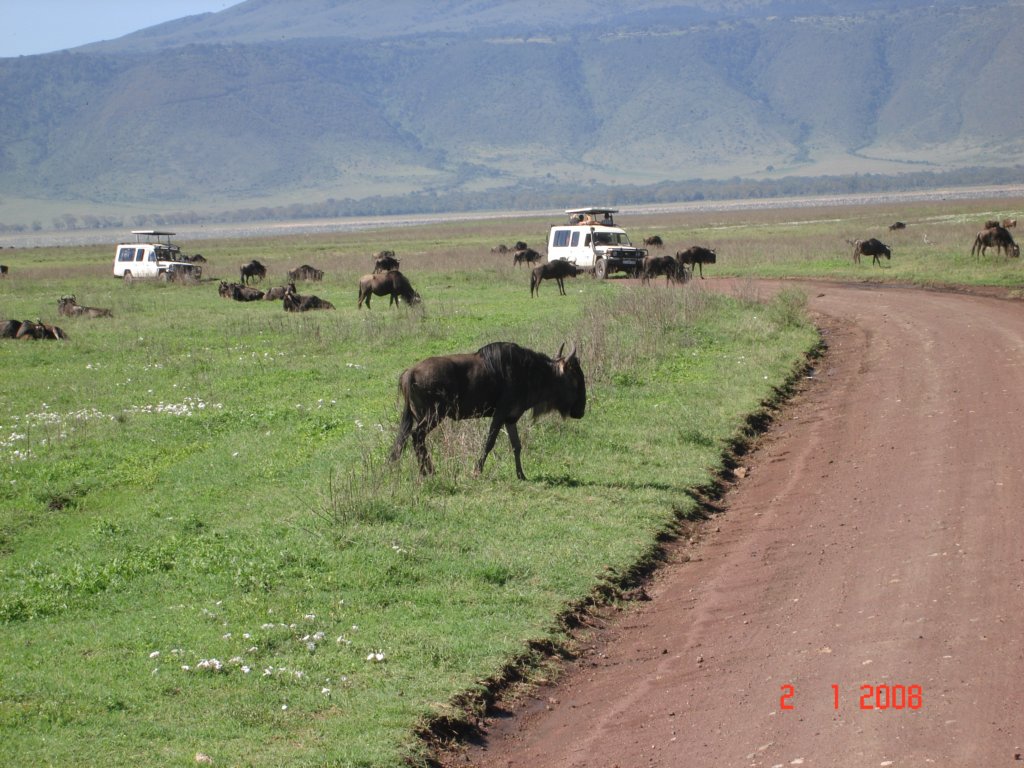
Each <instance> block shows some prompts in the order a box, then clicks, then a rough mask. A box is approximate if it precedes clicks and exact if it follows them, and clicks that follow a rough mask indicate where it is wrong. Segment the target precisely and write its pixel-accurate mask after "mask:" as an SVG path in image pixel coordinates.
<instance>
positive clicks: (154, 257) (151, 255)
mask: <svg viewBox="0 0 1024 768" xmlns="http://www.w3.org/2000/svg"><path fill="white" fill-rule="evenodd" d="M149 260H150V261H156V251H153V252H152V253H150V254H149Z"/></svg>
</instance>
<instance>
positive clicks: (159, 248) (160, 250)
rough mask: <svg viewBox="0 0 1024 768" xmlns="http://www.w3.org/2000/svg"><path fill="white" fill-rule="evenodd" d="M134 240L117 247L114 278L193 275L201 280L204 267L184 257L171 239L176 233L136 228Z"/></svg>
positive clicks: (128, 278)
mask: <svg viewBox="0 0 1024 768" xmlns="http://www.w3.org/2000/svg"><path fill="white" fill-rule="evenodd" d="M132 234H133V235H135V242H134V243H118V244H117V248H115V249H114V277H123V278H124V279H125V281H126V282H131V281H132V280H134V279H136V278H154V277H155V278H160V279H162V280H174V279H181V278H183V277H191V278H194V279H197V280H198V279H199V277H200V276H201V275H202V271H203V268H202V267H201V266H200V265H198V264H193V263H192V262H191V261H189V260H188V257H186V256H183V255H182V253H181V249H180V248H179V247H178V246H176V245H175V244H174V243H172V242H171V237H172V236H173V235H174V233H173V232H158V231H157V230H155V229H133V230H132Z"/></svg>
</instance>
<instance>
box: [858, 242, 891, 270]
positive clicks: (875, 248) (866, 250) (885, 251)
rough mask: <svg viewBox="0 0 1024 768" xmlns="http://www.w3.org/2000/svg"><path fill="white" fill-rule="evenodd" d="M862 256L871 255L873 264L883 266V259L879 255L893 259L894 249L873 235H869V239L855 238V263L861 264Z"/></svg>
mask: <svg viewBox="0 0 1024 768" xmlns="http://www.w3.org/2000/svg"><path fill="white" fill-rule="evenodd" d="M861 256H870V257H871V263H872V264H877V265H878V266H882V260H881V259H880V258H879V257H880V256H885V258H887V259H891V258H892V250H890V248H889V246H888V245H886V244H885V243H883V242H882V241H881V240H877V239H875V238H873V237H869V238H868V239H867V240H854V241H853V261H854V263H855V264H860V257H861Z"/></svg>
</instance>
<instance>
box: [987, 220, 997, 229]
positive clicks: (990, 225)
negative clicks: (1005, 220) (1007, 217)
mask: <svg viewBox="0 0 1024 768" xmlns="http://www.w3.org/2000/svg"><path fill="white" fill-rule="evenodd" d="M998 226H1001V225H1000V223H999V220H998V219H989V220H988V221H986V222H985V229H994V228H995V227H998Z"/></svg>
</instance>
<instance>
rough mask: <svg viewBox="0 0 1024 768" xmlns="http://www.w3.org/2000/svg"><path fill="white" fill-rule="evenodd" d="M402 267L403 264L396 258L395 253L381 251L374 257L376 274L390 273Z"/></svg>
mask: <svg viewBox="0 0 1024 768" xmlns="http://www.w3.org/2000/svg"><path fill="white" fill-rule="evenodd" d="M400 266H402V263H401V262H400V261H399V260H398V259H397V258H395V252H394V251H380V252H379V253H377V255H376V256H374V257H373V271H374V274H376V273H378V272H390V271H391V270H392V269H398V268H399V267H400Z"/></svg>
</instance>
